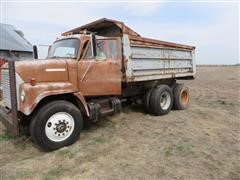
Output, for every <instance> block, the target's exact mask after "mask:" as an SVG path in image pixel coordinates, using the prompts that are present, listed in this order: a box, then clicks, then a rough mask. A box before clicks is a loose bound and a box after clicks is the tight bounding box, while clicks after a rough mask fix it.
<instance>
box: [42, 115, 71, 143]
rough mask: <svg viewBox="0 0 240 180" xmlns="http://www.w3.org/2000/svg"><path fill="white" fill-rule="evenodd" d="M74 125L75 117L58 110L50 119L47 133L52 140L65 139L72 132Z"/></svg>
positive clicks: (46, 129) (46, 128)
mask: <svg viewBox="0 0 240 180" xmlns="http://www.w3.org/2000/svg"><path fill="white" fill-rule="evenodd" d="M74 125H75V124H74V119H73V117H72V116H71V115H70V114H68V113H66V112H58V113H56V114H53V115H52V116H51V117H50V118H49V119H48V121H47V123H46V125H45V134H46V136H47V138H49V139H50V140H52V141H55V142H60V141H64V140H65V139H67V138H68V137H69V136H70V135H71V134H72V132H73V129H74Z"/></svg>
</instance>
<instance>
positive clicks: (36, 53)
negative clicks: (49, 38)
mask: <svg viewBox="0 0 240 180" xmlns="http://www.w3.org/2000/svg"><path fill="white" fill-rule="evenodd" d="M33 58H34V59H38V50H37V46H36V45H34V46H33Z"/></svg>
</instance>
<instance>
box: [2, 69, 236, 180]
mask: <svg viewBox="0 0 240 180" xmlns="http://www.w3.org/2000/svg"><path fill="white" fill-rule="evenodd" d="M186 83H187V84H188V86H189V88H190V90H191V104H190V107H189V108H188V109H186V110H184V111H171V112H170V114H168V115H165V116H159V117H156V116H151V115H148V114H145V113H144V109H142V108H141V107H139V106H131V107H124V108H123V112H122V113H120V114H118V115H115V116H108V117H106V118H102V120H101V121H100V122H98V123H97V124H94V125H93V126H92V127H91V128H90V129H89V130H84V131H83V133H82V134H81V137H80V139H79V140H78V141H77V142H76V143H75V144H74V145H72V146H69V147H65V148H62V149H60V150H57V151H54V152H51V153H45V152H42V151H40V150H39V149H38V148H37V147H35V146H34V144H33V143H32V141H31V138H30V137H25V136H21V137H17V138H13V137H11V136H9V135H7V134H6V132H5V131H6V129H5V127H4V126H3V125H2V124H0V150H1V151H0V152H1V153H0V177H1V179H46V180H47V179H48V180H49V179H217V180H218V179H224V180H225V179H236V180H237V179H240V112H239V111H240V67H239V66H238V67H198V69H197V79H196V80H194V81H188V82H186Z"/></svg>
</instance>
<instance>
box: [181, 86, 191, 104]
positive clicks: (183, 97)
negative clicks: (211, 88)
mask: <svg viewBox="0 0 240 180" xmlns="http://www.w3.org/2000/svg"><path fill="white" fill-rule="evenodd" d="M181 102H182V104H183V105H187V104H188V102H189V92H188V90H187V89H184V90H183V91H182V94H181Z"/></svg>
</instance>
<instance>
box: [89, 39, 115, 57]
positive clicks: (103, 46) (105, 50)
mask: <svg viewBox="0 0 240 180" xmlns="http://www.w3.org/2000/svg"><path fill="white" fill-rule="evenodd" d="M96 50H97V56H96V60H106V59H111V60H117V59H118V55H117V41H116V40H115V39H97V40H96ZM85 59H93V51H92V45H91V43H89V44H88V47H87V51H86V54H85Z"/></svg>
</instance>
